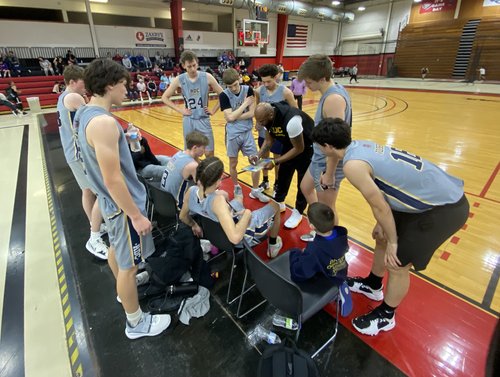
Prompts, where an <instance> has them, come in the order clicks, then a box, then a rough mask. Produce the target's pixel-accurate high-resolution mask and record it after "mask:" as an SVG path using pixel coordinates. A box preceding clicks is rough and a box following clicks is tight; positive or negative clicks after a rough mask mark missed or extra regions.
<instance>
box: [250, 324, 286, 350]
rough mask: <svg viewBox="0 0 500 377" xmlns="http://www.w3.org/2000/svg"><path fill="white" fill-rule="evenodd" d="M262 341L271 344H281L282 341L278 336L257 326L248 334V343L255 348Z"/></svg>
mask: <svg viewBox="0 0 500 377" xmlns="http://www.w3.org/2000/svg"><path fill="white" fill-rule="evenodd" d="M261 340H265V341H266V342H267V343H269V344H278V343H281V339H280V337H279V336H278V335H277V334H275V333H273V332H272V331H269V330H266V329H265V328H264V327H262V326H261V325H257V327H256V328H255V329H253V331H251V332H250V333H249V334H248V343H250V345H251V346H252V347H253V346H255V345H256V344H257V343H258V342H259V341H261Z"/></svg>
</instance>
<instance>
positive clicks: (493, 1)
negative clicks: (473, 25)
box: [483, 0, 500, 7]
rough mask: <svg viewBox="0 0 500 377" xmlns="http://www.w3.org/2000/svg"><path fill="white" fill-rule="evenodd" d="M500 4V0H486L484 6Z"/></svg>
mask: <svg viewBox="0 0 500 377" xmlns="http://www.w3.org/2000/svg"><path fill="white" fill-rule="evenodd" d="M494 6H500V0H484V3H483V7H494Z"/></svg>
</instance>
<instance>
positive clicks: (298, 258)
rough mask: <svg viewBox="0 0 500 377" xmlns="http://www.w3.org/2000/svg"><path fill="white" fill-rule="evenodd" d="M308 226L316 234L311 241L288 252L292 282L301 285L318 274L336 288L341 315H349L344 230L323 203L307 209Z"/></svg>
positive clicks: (329, 208)
mask: <svg viewBox="0 0 500 377" xmlns="http://www.w3.org/2000/svg"><path fill="white" fill-rule="evenodd" d="M307 217H308V219H309V225H310V227H311V229H312V230H314V231H316V236H315V237H314V240H313V241H312V242H311V243H309V244H308V245H307V247H306V248H305V249H304V250H302V249H298V248H295V249H291V250H290V276H291V278H292V280H293V281H294V282H297V283H299V282H302V281H306V280H309V279H311V278H313V277H314V276H315V275H316V274H318V273H320V274H323V275H325V276H327V277H328V278H329V279H330V280H331V282H332V283H333V284H336V285H337V286H338V287H339V294H340V295H341V303H342V305H341V315H342V316H343V317H345V316H347V315H349V313H350V312H351V310H352V300H351V295H350V293H349V287H348V286H347V283H346V281H345V280H346V278H347V267H348V265H347V261H346V259H345V254H346V253H347V252H348V251H349V245H348V243H347V229H346V228H344V227H341V226H335V225H334V221H335V215H334V212H333V210H332V208H331V207H329V206H327V205H326V204H323V203H319V202H316V203H312V204H311V205H310V206H309V208H308V210H307Z"/></svg>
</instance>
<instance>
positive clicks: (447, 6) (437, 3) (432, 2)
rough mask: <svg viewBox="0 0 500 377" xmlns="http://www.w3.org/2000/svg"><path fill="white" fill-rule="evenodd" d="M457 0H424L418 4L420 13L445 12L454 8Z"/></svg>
mask: <svg viewBox="0 0 500 377" xmlns="http://www.w3.org/2000/svg"><path fill="white" fill-rule="evenodd" d="M456 6H457V0H424V1H422V4H420V13H432V12H447V11H450V10H455V8H456Z"/></svg>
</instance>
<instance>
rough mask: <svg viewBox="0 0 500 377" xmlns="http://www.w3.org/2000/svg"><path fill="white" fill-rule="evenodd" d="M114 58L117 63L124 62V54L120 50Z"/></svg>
mask: <svg viewBox="0 0 500 377" xmlns="http://www.w3.org/2000/svg"><path fill="white" fill-rule="evenodd" d="M112 59H113V60H114V61H115V62H117V63H120V64H123V63H122V59H123V56H121V55H120V54H119V53H118V52H117V53H116V54H115V55H114V56H113V57H112Z"/></svg>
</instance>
